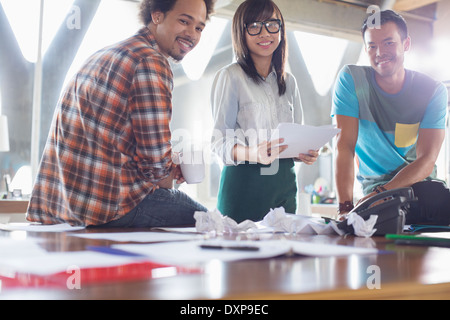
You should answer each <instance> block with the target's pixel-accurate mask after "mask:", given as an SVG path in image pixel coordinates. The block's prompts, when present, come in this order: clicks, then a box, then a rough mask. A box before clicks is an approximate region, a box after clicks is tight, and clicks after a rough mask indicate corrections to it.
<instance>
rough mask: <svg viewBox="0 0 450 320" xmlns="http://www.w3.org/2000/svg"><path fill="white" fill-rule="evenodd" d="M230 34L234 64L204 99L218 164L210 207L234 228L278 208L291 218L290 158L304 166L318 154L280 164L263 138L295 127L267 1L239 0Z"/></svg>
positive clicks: (273, 11) (272, 8) (297, 113)
mask: <svg viewBox="0 0 450 320" xmlns="http://www.w3.org/2000/svg"><path fill="white" fill-rule="evenodd" d="M232 36H233V47H234V51H235V55H236V62H235V63H232V64H230V65H228V66H226V67H224V68H223V69H221V70H220V71H218V72H217V74H216V77H215V80H214V83H213V86H212V95H211V103H212V109H213V116H214V122H215V126H214V134H213V138H212V148H213V151H214V152H215V153H216V154H217V155H218V156H219V157H220V158H221V159H222V161H223V163H224V168H223V170H222V175H221V180H220V186H219V193H218V202H217V208H218V210H219V211H220V212H221V213H222V214H223V215H226V216H229V217H230V218H232V219H234V220H235V221H237V222H241V221H243V220H246V219H250V220H253V221H259V220H261V219H262V218H263V217H264V216H265V215H266V214H267V213H268V212H269V211H270V209H274V208H278V207H284V209H285V211H286V212H288V213H295V211H296V207H297V204H296V202H297V201H296V195H297V184H296V175H295V169H294V160H297V161H303V162H304V163H306V164H312V163H314V162H315V161H316V160H317V157H318V152H317V151H314V150H311V151H310V152H309V154H300V155H298V158H295V159H292V158H290V159H280V157H279V156H280V154H281V156H282V152H283V151H284V150H285V149H286V148H287V146H286V145H283V140H282V139H274V140H271V136H272V134H273V130H274V129H276V127H277V126H278V124H279V123H281V122H295V123H299V124H301V123H302V106H301V101H300V95H299V91H298V88H297V83H296V80H295V78H294V77H293V76H292V75H291V74H290V73H288V72H286V71H285V64H286V56H287V43H286V30H285V24H284V19H283V16H282V14H281V12H280V10H279V8H278V7H277V5H276V4H275V3H274V2H273V1H271V0H246V1H244V2H243V3H242V4H241V5H240V6H239V7H238V9H237V10H236V13H235V15H234V18H233V25H232Z"/></svg>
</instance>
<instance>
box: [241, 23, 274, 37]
mask: <svg viewBox="0 0 450 320" xmlns="http://www.w3.org/2000/svg"><path fill="white" fill-rule="evenodd" d="M263 26H265V27H266V30H267V32H268V33H278V32H279V31H280V29H281V20H280V19H274V20H268V21H264V22H259V21H257V22H252V23H246V24H245V29H247V32H248V34H249V35H251V36H257V35H258V34H260V33H261V31H262V27H263Z"/></svg>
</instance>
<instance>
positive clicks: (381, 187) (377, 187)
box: [372, 185, 387, 193]
mask: <svg viewBox="0 0 450 320" xmlns="http://www.w3.org/2000/svg"><path fill="white" fill-rule="evenodd" d="M372 191H374V192H376V193H381V192H384V191H387V189H386V188H385V187H384V186H383V185H379V186H376V187H375V188H373V189H372Z"/></svg>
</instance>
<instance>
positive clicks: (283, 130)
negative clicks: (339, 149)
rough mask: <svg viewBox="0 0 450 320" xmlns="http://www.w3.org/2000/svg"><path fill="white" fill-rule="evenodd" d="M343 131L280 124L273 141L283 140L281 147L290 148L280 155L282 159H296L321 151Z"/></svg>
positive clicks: (326, 127) (329, 126) (331, 127)
mask: <svg viewBox="0 0 450 320" xmlns="http://www.w3.org/2000/svg"><path fill="white" fill-rule="evenodd" d="M340 131H341V129H338V128H335V127H334V126H331V125H327V126H319V127H315V126H308V125H300V124H297V123H280V124H279V125H278V127H277V129H276V130H275V132H274V133H273V134H272V139H271V140H274V139H279V138H283V139H284V142H283V143H282V144H281V145H287V146H288V148H287V149H286V150H284V151H283V152H282V153H281V154H280V158H282V159H284V158H296V157H298V155H299V154H301V153H305V154H307V153H308V151H309V150H319V149H320V148H321V147H323V146H324V145H325V144H326V143H327V142H328V141H330V140H331V139H332V138H333V137H334V136H335V135H336V134H338V133H339V132H340Z"/></svg>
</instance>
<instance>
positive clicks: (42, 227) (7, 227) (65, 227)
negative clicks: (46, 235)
mask: <svg viewBox="0 0 450 320" xmlns="http://www.w3.org/2000/svg"><path fill="white" fill-rule="evenodd" d="M84 228H85V227H73V226H71V225H70V224H68V223H61V224H34V223H9V224H0V230H4V231H32V232H66V231H78V230H83V229H84Z"/></svg>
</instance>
